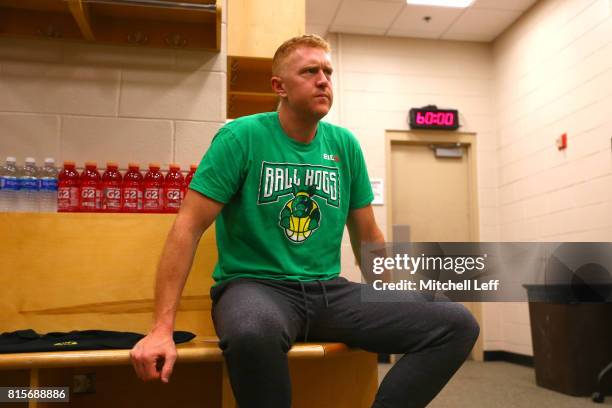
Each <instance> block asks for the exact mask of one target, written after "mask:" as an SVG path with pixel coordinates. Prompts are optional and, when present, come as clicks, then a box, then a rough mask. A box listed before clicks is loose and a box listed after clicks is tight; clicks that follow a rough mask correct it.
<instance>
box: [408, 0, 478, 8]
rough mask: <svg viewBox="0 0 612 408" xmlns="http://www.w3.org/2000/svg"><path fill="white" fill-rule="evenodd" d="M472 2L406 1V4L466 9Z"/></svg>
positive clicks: (446, 0) (450, 0) (449, 0)
mask: <svg viewBox="0 0 612 408" xmlns="http://www.w3.org/2000/svg"><path fill="white" fill-rule="evenodd" d="M473 2H474V0H406V3H408V4H414V5H418V6H437V7H455V8H466V7H469V6H470V5H471V4H472V3H473Z"/></svg>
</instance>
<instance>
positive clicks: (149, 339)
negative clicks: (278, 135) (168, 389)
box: [130, 332, 176, 383]
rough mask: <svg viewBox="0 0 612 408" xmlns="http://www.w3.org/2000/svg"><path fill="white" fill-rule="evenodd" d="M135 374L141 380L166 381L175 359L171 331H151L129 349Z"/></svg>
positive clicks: (174, 347)
mask: <svg viewBox="0 0 612 408" xmlns="http://www.w3.org/2000/svg"><path fill="white" fill-rule="evenodd" d="M130 358H131V360H132V365H133V366H134V370H136V375H137V376H138V378H140V379H141V380H143V381H154V380H159V379H161V381H163V382H165V383H167V382H168V381H169V380H170V375H172V368H173V367H174V362H175V361H176V345H175V344H174V340H173V339H172V332H169V333H160V332H151V333H149V334H148V335H147V336H146V337H144V338H143V339H141V340H140V341H139V342H138V343H136V345H135V346H134V348H132V350H131V351H130Z"/></svg>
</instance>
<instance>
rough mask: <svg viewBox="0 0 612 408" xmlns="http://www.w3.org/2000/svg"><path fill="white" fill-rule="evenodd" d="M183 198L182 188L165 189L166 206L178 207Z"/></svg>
mask: <svg viewBox="0 0 612 408" xmlns="http://www.w3.org/2000/svg"><path fill="white" fill-rule="evenodd" d="M182 200H183V190H181V189H180V188H168V189H167V190H166V203H167V204H166V206H167V207H168V208H179V207H180V206H181V201H182Z"/></svg>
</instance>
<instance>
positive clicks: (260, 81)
mask: <svg viewBox="0 0 612 408" xmlns="http://www.w3.org/2000/svg"><path fill="white" fill-rule="evenodd" d="M271 76H272V59H270V58H253V57H234V56H231V57H228V75H227V90H228V94H227V95H228V96H227V117H228V118H230V119H235V118H239V117H241V116H246V115H252V114H255V113H261V112H270V111H275V110H276V108H277V105H278V97H277V95H276V94H275V93H273V92H272V86H271V84H270V78H271Z"/></svg>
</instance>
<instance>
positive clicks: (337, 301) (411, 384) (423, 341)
mask: <svg viewBox="0 0 612 408" xmlns="http://www.w3.org/2000/svg"><path fill="white" fill-rule="evenodd" d="M361 286H362V285H361V284H359V283H354V282H349V281H347V280H346V279H344V278H336V279H332V280H328V281H315V282H304V283H300V282H289V281H272V280H264V279H235V280H232V281H229V282H227V283H224V284H220V285H217V286H215V287H213V288H212V289H211V298H212V300H213V313H212V315H213V321H214V324H215V328H216V330H217V334H218V336H219V346H220V347H221V349H222V350H223V355H224V357H225V361H226V364H227V367H228V371H229V376H230V382H231V385H232V389H233V391H234V395H235V397H236V401H237V403H238V406H239V407H240V408H255V407H257V408H289V407H291V383H290V378H289V366H288V361H287V352H288V351H289V349H290V348H291V345H292V344H293V343H294V342H295V341H296V340H302V341H303V340H304V339H305V338H307V340H308V341H320V342H323V341H328V342H342V343H346V344H347V345H349V346H353V347H359V348H361V349H364V350H367V351H371V352H375V353H388V354H405V356H403V357H402V358H401V359H400V360H399V361H398V362H397V363H396V364H395V365H394V366H393V368H391V370H390V371H389V373H388V374H387V375H386V377H385V378H384V380H383V381H382V383H381V385H380V388H379V390H378V393H377V394H376V399H375V401H374V404H373V405H372V406H373V407H374V408H400V407H401V408H412V407H424V406H426V405H427V404H428V403H429V402H430V401H431V400H432V399H433V398H434V397H435V396H436V395H437V394H438V392H440V390H441V389H442V387H444V385H445V384H446V383H447V382H448V380H449V379H450V378H451V377H452V376H453V374H454V373H455V372H456V371H457V369H458V368H459V367H460V366H461V364H463V362H464V361H465V359H466V357H467V356H468V354H469V352H470V351H471V349H472V346H473V345H474V343H475V341H476V338H477V337H478V333H479V327H478V323H477V322H476V320H475V319H474V318H473V316H472V315H471V314H470V312H469V311H467V309H466V308H465V307H463V306H462V305H461V304H458V303H451V302H427V301H424V300H423V301H419V300H418V299H417V297H418V296H419V295H418V294H416V293H406V294H403V295H402V296H405V297H406V300H407V301H405V302H392V303H387V302H362V299H361ZM411 297H412V298H411ZM409 300H413V301H409Z"/></svg>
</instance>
